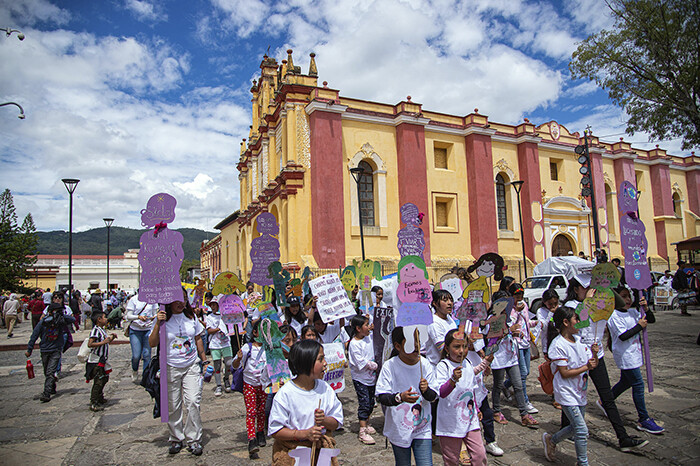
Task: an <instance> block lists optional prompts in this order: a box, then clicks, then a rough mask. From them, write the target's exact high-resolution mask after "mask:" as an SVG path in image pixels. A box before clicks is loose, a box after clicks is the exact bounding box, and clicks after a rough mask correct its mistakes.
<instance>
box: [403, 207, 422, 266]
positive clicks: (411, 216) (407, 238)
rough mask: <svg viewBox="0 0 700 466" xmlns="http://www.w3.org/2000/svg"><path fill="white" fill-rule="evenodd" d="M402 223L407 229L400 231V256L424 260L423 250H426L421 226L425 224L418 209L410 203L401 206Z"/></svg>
mask: <svg viewBox="0 0 700 466" xmlns="http://www.w3.org/2000/svg"><path fill="white" fill-rule="evenodd" d="M400 212H401V221H402V222H403V223H405V224H406V226H405V227H403V228H402V229H400V230H399V233H398V235H397V236H398V238H399V241H398V243H397V244H396V246H397V247H398V248H399V254H401V257H404V256H419V257H420V258H421V259H423V250H424V249H425V239H424V236H423V230H421V229H420V228H419V225H420V224H422V223H423V219H422V215H421V214H420V212H418V207H417V206H416V205H415V204H413V203H410V202H407V203H405V204H404V205H402V206H401V209H400Z"/></svg>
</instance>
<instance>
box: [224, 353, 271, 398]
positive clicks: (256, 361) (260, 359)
mask: <svg viewBox="0 0 700 466" xmlns="http://www.w3.org/2000/svg"><path fill="white" fill-rule="evenodd" d="M236 359H238V357H235V358H234V359H233V360H234V361H235V360H236ZM241 361H245V367H244V368H243V381H244V382H245V383H247V384H248V385H252V386H254V387H259V386H262V387H263V388H264V387H266V386H267V385H270V378H269V376H268V377H267V380H266V382H267V385H263V382H262V378H263V377H262V375H263V373H265V375H267V371H266V370H264V369H265V364H266V363H267V358H266V357H265V350H264V349H263V347H262V346H255V345H254V344H252V343H248V344H246V345H243V348H241Z"/></svg>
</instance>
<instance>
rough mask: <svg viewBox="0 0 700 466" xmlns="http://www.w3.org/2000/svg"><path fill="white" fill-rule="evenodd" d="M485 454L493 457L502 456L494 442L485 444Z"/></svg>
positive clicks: (501, 451)
mask: <svg viewBox="0 0 700 466" xmlns="http://www.w3.org/2000/svg"><path fill="white" fill-rule="evenodd" d="M485 448H486V453H489V454H491V455H493V456H503V450H501V449H500V447H499V446H498V444H497V443H496V442H491V443H487V444H486V447H485Z"/></svg>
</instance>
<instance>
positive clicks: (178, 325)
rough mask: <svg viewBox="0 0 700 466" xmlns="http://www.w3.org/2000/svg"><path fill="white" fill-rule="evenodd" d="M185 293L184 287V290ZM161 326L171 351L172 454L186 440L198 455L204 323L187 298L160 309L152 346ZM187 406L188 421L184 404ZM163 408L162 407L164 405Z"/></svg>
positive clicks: (169, 359)
mask: <svg viewBox="0 0 700 466" xmlns="http://www.w3.org/2000/svg"><path fill="white" fill-rule="evenodd" d="M183 293H184V290H183ZM161 327H163V331H164V332H166V342H167V343H166V347H165V348H161V350H163V351H167V352H168V358H167V359H168V368H167V374H168V413H169V421H168V429H169V430H170V450H169V453H170V454H175V453H179V452H180V450H181V449H182V447H183V443H184V442H187V449H188V450H189V451H190V452H191V453H192V454H193V455H195V456H199V455H201V454H202V445H201V444H200V441H201V439H202V420H201V418H200V415H199V407H200V404H201V401H202V375H201V374H200V373H199V367H198V366H197V364H196V363H197V355H198V354H199V359H201V360H202V361H203V363H204V364H205V365H207V364H209V361H207V356H206V355H205V354H204V345H203V344H202V337H201V334H202V332H204V326H203V325H202V324H201V323H200V322H199V320H197V318H196V317H195V315H194V310H193V309H192V306H190V303H189V301H187V299H183V301H173V302H172V303H170V304H166V305H165V310H161V311H159V312H158V315H157V319H156V322H155V324H154V326H153V330H152V331H151V335H150V336H149V337H148V343H149V344H150V345H151V348H153V347H156V346H158V342H159V341H160V332H161ZM183 404H185V405H186V406H187V421H185V420H184V417H185V416H184V412H183V409H182V405H183ZM161 409H162V408H161Z"/></svg>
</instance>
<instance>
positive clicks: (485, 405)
mask: <svg viewBox="0 0 700 466" xmlns="http://www.w3.org/2000/svg"><path fill="white" fill-rule="evenodd" d="M479 411H481V423H482V424H483V425H484V440H486V443H487V444H488V443H492V442H495V441H496V432H495V431H494V430H493V410H492V409H491V406H489V397H488V396H486V397H485V398H484V401H482V402H481V406H479Z"/></svg>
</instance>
